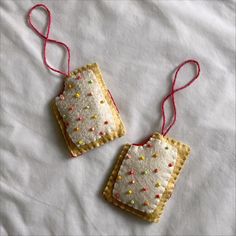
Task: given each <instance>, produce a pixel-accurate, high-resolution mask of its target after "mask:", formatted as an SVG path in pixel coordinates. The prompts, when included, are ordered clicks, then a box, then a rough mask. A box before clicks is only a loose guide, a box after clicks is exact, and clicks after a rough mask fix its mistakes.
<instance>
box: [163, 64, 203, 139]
mask: <svg viewBox="0 0 236 236" xmlns="http://www.w3.org/2000/svg"><path fill="white" fill-rule="evenodd" d="M186 64H193V65H196V67H197V71H196V75H195V76H194V77H193V78H192V79H191V80H190V81H189V82H188V83H187V84H185V85H183V86H181V87H179V88H175V84H176V79H177V77H178V74H179V71H180V69H181V68H182V67H183V66H184V65H186ZM199 74H200V65H199V63H198V62H197V61H195V60H187V61H185V62H183V63H182V64H180V65H179V66H178V67H177V69H176V72H175V75H174V80H173V82H172V86H171V92H170V94H168V95H167V96H166V97H164V99H163V100H162V103H161V112H162V129H161V133H162V135H164V136H165V135H166V134H167V133H168V132H169V131H170V129H171V128H172V127H173V125H174V124H175V122H176V117H177V114H176V104H175V96H174V95H175V93H177V92H178V91H180V90H182V89H185V88H187V87H188V86H190V85H191V84H192V83H193V82H194V81H195V80H196V79H197V78H198V77H199ZM169 98H171V101H172V106H173V110H174V111H173V112H174V117H173V119H172V122H171V123H170V125H169V126H168V127H167V128H166V129H165V125H166V116H165V102H166V101H167V100H168V99H169Z"/></svg>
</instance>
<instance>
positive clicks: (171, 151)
mask: <svg viewBox="0 0 236 236" xmlns="http://www.w3.org/2000/svg"><path fill="white" fill-rule="evenodd" d="M189 153H190V148H189V147H188V146H187V145H185V144H182V143H180V142H178V141H175V140H174V139H171V138H166V137H164V136H162V135H161V134H159V133H155V134H153V135H152V136H151V138H150V139H149V140H148V142H147V143H146V144H144V145H134V144H132V145H129V144H127V145H125V146H124V148H123V150H122V152H121V154H120V156H119V158H118V160H117V163H116V164H115V167H114V169H113V171H112V174H111V176H110V177H109V180H108V183H107V185H106V187H105V189H104V192H103V195H104V197H105V199H106V200H108V201H109V202H111V203H113V204H114V205H116V206H118V207H120V208H121V209H124V210H126V211H129V212H131V213H133V214H135V215H137V216H139V217H141V218H143V219H145V220H147V221H150V222H158V221H159V218H160V216H161V214H162V211H163V209H164V207H165V204H166V202H167V200H168V199H169V198H170V196H171V193H172V191H173V188H174V185H175V182H176V180H177V177H178V175H179V173H180V171H181V169H182V167H183V165H184V162H185V160H186V159H187V158H188V156H189Z"/></svg>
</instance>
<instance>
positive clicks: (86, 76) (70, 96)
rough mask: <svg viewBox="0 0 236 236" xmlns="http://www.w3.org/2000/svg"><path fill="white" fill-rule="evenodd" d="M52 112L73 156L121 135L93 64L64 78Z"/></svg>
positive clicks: (118, 120)
mask: <svg viewBox="0 0 236 236" xmlns="http://www.w3.org/2000/svg"><path fill="white" fill-rule="evenodd" d="M53 110H54V113H55V115H56V118H57V121H58V123H59V125H60V127H61V130H62V133H63V135H64V137H65V140H66V143H67V146H68V148H69V150H70V152H71V155H72V156H73V157H76V156H79V155H81V154H82V153H85V152H87V151H89V150H91V149H93V148H95V147H99V146H101V145H103V144H105V143H107V142H109V141H111V140H114V139H116V138H118V137H121V136H123V135H124V134H125V128H124V125H123V122H122V120H121V117H120V114H119V111H118V109H117V107H116V105H115V103H114V100H113V98H112V96H111V94H110V92H109V90H108V89H107V87H106V85H105V83H104V80H103V78H102V74H101V72H100V69H99V67H98V65H97V64H90V65H87V66H85V67H82V68H79V69H78V70H75V71H74V72H72V73H70V76H68V77H66V78H65V82H64V91H63V93H62V94H60V95H59V96H57V97H56V99H55V101H54V102H53Z"/></svg>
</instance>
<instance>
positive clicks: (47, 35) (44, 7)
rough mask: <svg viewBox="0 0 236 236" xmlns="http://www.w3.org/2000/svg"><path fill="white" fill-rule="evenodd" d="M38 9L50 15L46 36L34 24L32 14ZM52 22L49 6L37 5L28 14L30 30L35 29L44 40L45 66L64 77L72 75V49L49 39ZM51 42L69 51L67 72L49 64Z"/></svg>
mask: <svg viewBox="0 0 236 236" xmlns="http://www.w3.org/2000/svg"><path fill="white" fill-rule="evenodd" d="M36 8H43V9H44V10H45V11H46V12H47V15H48V21H47V31H46V35H44V34H43V33H42V32H40V31H39V30H37V28H36V27H35V26H34V25H33V24H32V12H33V10H35V9H36ZM51 22H52V17H51V12H50V10H49V9H48V8H47V6H45V5H44V4H37V5H35V6H33V7H32V8H31V9H30V10H29V12H28V23H29V26H30V28H32V29H33V31H34V32H35V33H36V34H37V35H38V36H39V37H41V38H42V39H43V40H44V45H43V62H44V64H45V66H46V67H47V68H48V69H50V70H52V71H54V72H57V73H59V74H62V75H64V76H68V75H69V73H70V48H69V47H68V46H67V45H66V44H65V43H62V42H60V41H57V40H54V39H50V38H49V33H50V28H51ZM48 42H50V43H56V44H58V45H60V46H62V47H64V48H65V49H66V50H67V54H68V57H67V65H68V66H67V72H63V71H61V70H57V69H55V68H53V67H51V66H50V65H49V64H48V62H47V43H48Z"/></svg>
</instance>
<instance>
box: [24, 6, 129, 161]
mask: <svg viewBox="0 0 236 236" xmlns="http://www.w3.org/2000/svg"><path fill="white" fill-rule="evenodd" d="M36 8H40V9H43V10H45V11H46V13H47V15H48V24H47V30H46V35H44V34H43V33H41V32H40V31H39V30H38V29H37V28H36V27H35V26H34V25H33V24H32V20H31V18H32V12H33V10H35V9H36ZM28 23H29V26H30V27H31V28H32V29H33V30H34V32H35V33H36V34H37V35H38V36H40V37H41V38H42V39H43V40H44V46H43V58H44V64H45V65H46V67H47V68H48V69H50V70H52V71H54V72H57V73H59V74H62V75H63V76H64V89H63V91H62V93H60V94H59V95H58V96H57V97H56V98H55V99H54V101H53V104H52V107H53V111H54V113H55V116H56V119H57V121H58V123H59V125H60V128H61V131H62V133H63V136H64V138H65V140H66V143H67V146H68V148H69V150H70V153H71V155H72V157H76V156H79V155H81V154H82V153H85V152H87V151H89V150H91V149H93V148H96V147H99V146H101V145H103V144H105V143H107V142H109V141H111V140H114V139H116V138H118V137H121V136H123V135H124V134H125V128H124V125H123V122H122V120H121V117H120V114H119V111H118V108H117V106H116V104H115V102H114V100H113V98H112V96H111V93H110V92H109V90H108V89H107V86H106V85H105V82H104V80H103V77H102V74H101V71H100V69H99V67H98V65H97V64H96V63H94V64H89V65H86V66H84V67H81V68H79V69H77V70H75V71H73V72H70V49H69V47H68V46H67V45H66V44H64V43H62V42H59V41H57V40H53V39H50V38H49V32H50V26H51V12H50V10H49V9H48V8H47V7H46V6H45V5H44V4H37V5H35V6H34V7H32V8H31V9H30V11H29V13H28ZM47 43H56V44H58V45H60V46H62V47H64V48H65V49H66V51H67V53H68V58H67V63H68V68H67V72H63V71H60V70H57V69H55V68H53V67H51V66H50V65H49V64H48V62H47Z"/></svg>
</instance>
